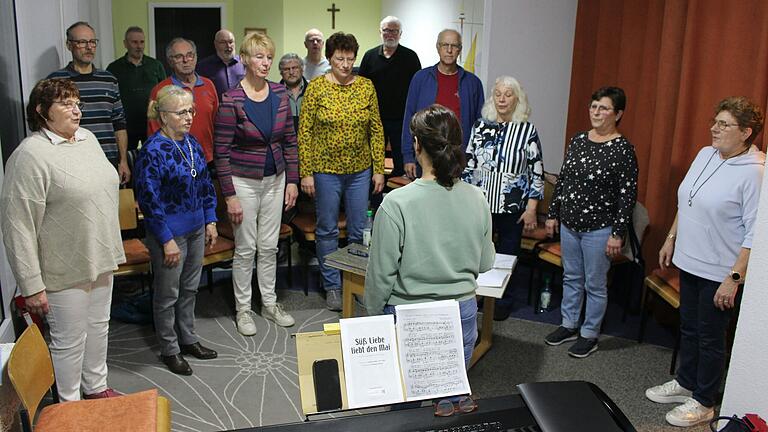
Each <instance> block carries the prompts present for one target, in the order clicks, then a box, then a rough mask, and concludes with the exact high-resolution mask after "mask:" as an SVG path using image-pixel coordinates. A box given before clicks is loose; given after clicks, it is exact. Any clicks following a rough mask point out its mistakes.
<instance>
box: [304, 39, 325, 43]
mask: <svg viewBox="0 0 768 432" xmlns="http://www.w3.org/2000/svg"><path fill="white" fill-rule="evenodd" d="M307 42H309V43H311V44H322V43H323V40H322V39H307Z"/></svg>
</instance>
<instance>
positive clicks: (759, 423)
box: [709, 414, 768, 432]
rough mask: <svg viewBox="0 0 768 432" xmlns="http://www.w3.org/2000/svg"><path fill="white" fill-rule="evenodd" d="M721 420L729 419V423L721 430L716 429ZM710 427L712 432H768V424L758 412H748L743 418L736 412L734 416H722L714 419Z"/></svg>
mask: <svg viewBox="0 0 768 432" xmlns="http://www.w3.org/2000/svg"><path fill="white" fill-rule="evenodd" d="M721 420H727V421H728V423H726V424H725V426H724V427H723V428H722V429H720V430H718V429H715V428H716V427H717V423H718V422H719V421H721ZM709 429H710V430H711V431H712V432H768V425H766V423H765V420H763V419H762V418H760V416H759V415H757V414H747V415H745V416H744V417H742V418H738V417H737V416H736V415H735V414H734V415H733V417H725V416H721V417H716V418H714V419H712V421H711V422H709Z"/></svg>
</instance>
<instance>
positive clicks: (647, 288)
mask: <svg viewBox="0 0 768 432" xmlns="http://www.w3.org/2000/svg"><path fill="white" fill-rule="evenodd" d="M654 297H658V298H660V299H662V300H664V301H665V302H666V303H667V304H669V305H670V306H672V307H673V308H674V309H676V310H679V309H680V271H679V270H677V269H673V268H670V269H667V270H661V269H656V270H654V271H653V273H652V274H651V275H650V276H648V277H646V278H645V281H644V283H643V296H642V300H641V303H640V304H641V306H640V307H641V309H640V331H639V333H638V335H637V342H638V343H643V337H644V336H645V327H646V325H647V324H648V303H649V302H652V301H653V300H652V299H653V298H654ZM679 350H680V329H679V326H677V327H675V348H674V350H673V351H672V362H671V364H670V365H669V374H670V375H674V373H675V365H676V363H677V353H678V351H679Z"/></svg>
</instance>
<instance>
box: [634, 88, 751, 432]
mask: <svg viewBox="0 0 768 432" xmlns="http://www.w3.org/2000/svg"><path fill="white" fill-rule="evenodd" d="M762 129H763V113H762V111H761V109H760V107H758V106H757V105H755V104H754V103H753V102H751V101H750V100H748V99H747V98H745V97H729V98H726V99H723V100H722V101H720V103H718V104H717V106H716V107H715V117H714V118H713V119H712V123H711V126H710V132H711V133H712V145H711V146H707V147H704V148H703V149H701V151H700V152H699V154H698V155H697V156H696V159H695V160H694V161H693V164H691V168H690V169H689V170H688V173H687V174H686V176H685V179H683V182H682V183H681V184H680V188H679V189H678V190H677V202H678V204H677V217H676V218H675V222H674V223H673V224H672V228H671V229H670V230H669V234H668V235H667V239H666V241H665V242H664V246H662V248H661V250H660V251H659V265H660V266H661V268H662V269H666V268H667V267H669V266H670V264H672V263H674V264H675V266H677V267H678V268H679V269H680V366H679V367H678V369H677V378H675V379H673V380H672V381H669V382H667V383H665V384H662V385H659V386H656V387H652V388H649V389H648V390H646V392H645V395H646V397H648V399H650V400H652V401H654V402H658V403H680V404H681V405H679V406H677V407H675V408H674V409H672V410H671V411H669V412H668V413H667V415H666V420H667V422H669V423H670V424H673V425H675V426H683V427H686V426H693V425H696V424H699V423H706V422H708V421H709V420H710V419H712V417H713V416H714V405H715V402H716V400H715V398H716V397H717V394H718V392H719V390H720V380H721V378H722V375H723V368H724V366H725V329H726V327H727V325H728V322H729V321H730V319H731V315H732V311H733V308H734V307H735V306H736V303H737V301H738V300H737V293H738V292H739V289H740V288H741V287H742V286H743V283H744V277H745V275H746V273H747V262H748V261H749V253H750V250H751V249H752V234H753V230H754V224H755V219H756V217H757V205H758V200H759V198H760V185H761V183H762V178H763V165H764V164H765V154H764V153H763V152H762V151H760V150H758V148H757V147H755V146H754V145H753V144H752V142H753V141H754V140H755V138H757V137H758V136H759V134H760V131H761V130H762Z"/></svg>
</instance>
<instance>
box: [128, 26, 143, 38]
mask: <svg viewBox="0 0 768 432" xmlns="http://www.w3.org/2000/svg"><path fill="white" fill-rule="evenodd" d="M129 33H141V34H144V30H142V28H141V27H139V26H130V27H128V29H127V30H126V31H125V36H123V38H124V39H128V34H129Z"/></svg>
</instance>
